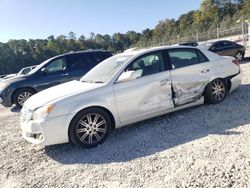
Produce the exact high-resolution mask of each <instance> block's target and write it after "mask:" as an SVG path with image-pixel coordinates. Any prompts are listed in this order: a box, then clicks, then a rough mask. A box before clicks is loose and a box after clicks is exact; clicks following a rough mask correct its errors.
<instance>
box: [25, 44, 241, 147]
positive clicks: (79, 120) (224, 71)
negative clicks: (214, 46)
mask: <svg viewBox="0 0 250 188" xmlns="http://www.w3.org/2000/svg"><path fill="white" fill-rule="evenodd" d="M240 84H241V70H240V67H239V64H238V62H237V61H236V60H235V59H234V58H231V57H221V56H219V55H216V54H214V53H212V52H209V51H207V50H205V49H198V48H194V47H181V46H177V47H155V48H150V49H139V50H138V49H136V50H127V51H126V52H124V53H121V54H118V55H115V56H113V57H111V58H109V59H107V60H105V61H103V62H101V63H100V64H99V65H97V66H96V67H94V68H93V69H92V70H90V72H88V73H87V74H86V75H85V76H84V77H82V79H81V80H80V81H71V82H68V83H65V84H61V85H58V86H55V87H52V88H49V89H47V90H44V91H42V92H40V93H38V94H35V95H34V96H32V97H31V98H29V99H28V100H27V101H26V102H25V104H24V107H23V109H22V111H21V128H22V134H23V137H24V138H25V139H26V140H27V141H29V142H31V143H33V144H41V145H52V144H60V143H65V142H68V141H70V142H72V143H74V144H76V145H78V146H83V147H87V148H89V147H94V146H97V145H98V144H100V143H102V142H103V141H104V140H105V138H106V137H107V135H108V133H109V132H110V130H112V129H116V128H119V127H122V126H125V125H128V124H131V123H135V122H138V121H142V120H145V119H148V118H152V117H155V116H159V115H162V114H166V113H169V112H173V111H177V110H180V109H184V108H188V107H192V106H196V105H200V104H203V103H204V101H205V102H207V103H213V104H215V103H219V102H221V101H223V100H224V99H225V97H226V96H227V94H228V93H230V92H232V91H233V90H234V89H236V88H237V87H238V86H239V85H240Z"/></svg>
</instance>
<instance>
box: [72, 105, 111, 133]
mask: <svg viewBox="0 0 250 188" xmlns="http://www.w3.org/2000/svg"><path fill="white" fill-rule="evenodd" d="M91 108H99V109H102V110H103V111H105V112H106V113H107V114H108V116H109V117H110V120H111V129H112V130H114V129H115V118H114V115H113V114H112V112H111V111H110V110H108V109H107V108H105V107H103V106H98V105H94V106H88V107H86V108H83V109H81V110H80V111H78V112H77V113H76V114H75V115H74V116H73V118H72V119H71V120H70V123H69V126H70V124H71V123H72V121H73V119H74V118H75V117H76V116H77V115H78V114H79V113H81V112H82V111H83V110H86V109H91ZM68 130H69V127H68Z"/></svg>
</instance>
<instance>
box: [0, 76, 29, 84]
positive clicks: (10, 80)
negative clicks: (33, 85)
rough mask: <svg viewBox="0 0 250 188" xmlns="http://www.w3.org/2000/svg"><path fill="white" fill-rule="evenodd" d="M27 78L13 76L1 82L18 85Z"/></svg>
mask: <svg viewBox="0 0 250 188" xmlns="http://www.w3.org/2000/svg"><path fill="white" fill-rule="evenodd" d="M26 78H27V76H24V75H21V76H12V77H9V78H6V79H2V80H1V82H4V83H6V84H8V85H9V84H12V83H16V82H19V81H22V80H25V79H26Z"/></svg>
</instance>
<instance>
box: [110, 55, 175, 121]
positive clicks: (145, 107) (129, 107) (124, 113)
mask: <svg viewBox="0 0 250 188" xmlns="http://www.w3.org/2000/svg"><path fill="white" fill-rule="evenodd" d="M131 70H132V71H138V72H140V74H139V76H138V77H137V79H135V80H130V81H126V82H120V83H115V84H114V94H115V100H116V105H117V110H118V113H119V117H120V121H121V122H130V121H137V120H141V119H145V118H147V116H150V115H154V114H156V115H157V113H159V112H160V111H161V112H162V111H163V110H167V109H172V108H173V107H174V105H173V100H172V91H171V77H170V71H169V70H167V69H166V66H165V61H164V58H163V56H162V52H155V53H150V54H147V55H143V56H141V57H139V58H137V59H136V60H135V61H133V62H132V63H131V64H130V65H129V66H128V67H127V68H126V69H125V70H124V71H131Z"/></svg>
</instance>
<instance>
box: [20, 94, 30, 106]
mask: <svg viewBox="0 0 250 188" xmlns="http://www.w3.org/2000/svg"><path fill="white" fill-rule="evenodd" d="M32 95H33V94H32V93H30V92H27V91H24V92H22V93H20V94H19V95H18V98H17V102H18V103H19V104H20V106H23V104H24V102H25V101H26V100H27V99H28V98H30V97H31V96H32Z"/></svg>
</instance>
